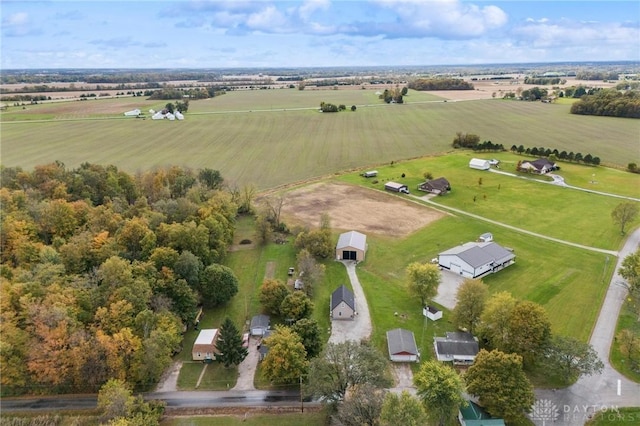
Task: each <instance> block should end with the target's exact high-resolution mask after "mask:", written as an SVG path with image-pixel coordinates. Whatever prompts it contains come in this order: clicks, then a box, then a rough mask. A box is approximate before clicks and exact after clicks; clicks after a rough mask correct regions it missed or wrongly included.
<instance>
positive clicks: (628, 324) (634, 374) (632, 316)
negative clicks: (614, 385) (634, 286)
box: [609, 298, 640, 419]
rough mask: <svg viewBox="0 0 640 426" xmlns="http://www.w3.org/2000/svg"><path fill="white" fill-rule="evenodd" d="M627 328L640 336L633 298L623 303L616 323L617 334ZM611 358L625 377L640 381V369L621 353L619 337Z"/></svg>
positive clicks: (613, 347) (614, 365)
mask: <svg viewBox="0 0 640 426" xmlns="http://www.w3.org/2000/svg"><path fill="white" fill-rule="evenodd" d="M635 312H637V309H635ZM625 329H628V330H631V331H632V332H633V333H634V334H635V336H636V338H638V336H640V322H639V321H638V314H637V313H634V307H633V300H632V299H630V298H628V299H627V300H626V301H625V303H624V304H623V305H622V310H621V311H620V316H619V317H618V324H617V325H616V335H617V334H618V333H619V332H620V331H621V330H625ZM609 359H610V361H611V364H612V365H613V367H614V368H615V369H616V370H617V371H619V372H620V373H622V374H623V375H624V376H625V377H627V378H628V379H630V380H633V381H634V382H636V383H639V382H640V371H638V369H635V370H634V369H633V368H632V365H631V364H630V362H629V359H628V358H627V357H626V356H624V355H623V354H622V353H620V346H619V345H618V342H617V339H614V340H613V344H612V345H611V353H610V354H609ZM639 419H640V418H639Z"/></svg>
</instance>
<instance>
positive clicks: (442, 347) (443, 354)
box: [433, 331, 480, 364]
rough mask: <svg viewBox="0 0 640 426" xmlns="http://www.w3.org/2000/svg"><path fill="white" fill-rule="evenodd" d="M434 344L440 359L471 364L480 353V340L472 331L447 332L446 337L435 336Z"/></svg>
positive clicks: (437, 356)
mask: <svg viewBox="0 0 640 426" xmlns="http://www.w3.org/2000/svg"><path fill="white" fill-rule="evenodd" d="M433 346H434V347H435V350H436V358H437V359H438V361H453V363H454V364H471V363H473V360H475V359H476V355H478V351H479V350H480V349H479V346H478V341H477V340H476V339H475V337H473V335H472V334H471V333H466V332H461V331H457V332H447V333H446V337H434V339H433Z"/></svg>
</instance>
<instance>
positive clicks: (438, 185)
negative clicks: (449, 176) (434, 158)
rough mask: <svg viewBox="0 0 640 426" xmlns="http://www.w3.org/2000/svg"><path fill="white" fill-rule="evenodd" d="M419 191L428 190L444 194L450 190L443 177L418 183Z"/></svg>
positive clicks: (449, 185)
mask: <svg viewBox="0 0 640 426" xmlns="http://www.w3.org/2000/svg"><path fill="white" fill-rule="evenodd" d="M418 189H419V190H420V191H425V192H430V193H432V194H437V195H444V194H446V193H447V192H449V191H451V184H449V181H448V180H446V179H445V178H443V177H439V178H438V179H433V180H428V181H426V182H423V183H421V184H420V185H418Z"/></svg>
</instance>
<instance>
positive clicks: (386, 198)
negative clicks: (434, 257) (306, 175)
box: [282, 183, 444, 237]
mask: <svg viewBox="0 0 640 426" xmlns="http://www.w3.org/2000/svg"><path fill="white" fill-rule="evenodd" d="M285 198H286V201H285V204H284V206H283V208H282V216H283V218H285V219H286V221H287V222H288V223H290V224H292V225H302V226H309V227H312V228H316V227H319V226H320V216H321V214H322V213H327V214H328V215H329V217H330V218H331V227H332V228H334V229H340V230H356V231H359V232H362V233H365V234H379V235H385V236H391V237H403V236H406V235H409V234H411V233H412V232H414V231H416V230H418V229H420V228H422V227H424V226H426V225H428V224H429V223H431V222H433V221H435V220H438V219H439V218H441V217H442V216H443V215H444V214H443V213H441V212H438V211H435V210H432V209H430V208H428V207H425V206H421V205H418V204H414V203H412V202H411V201H408V200H405V199H403V198H401V197H398V196H394V195H393V194H387V193H384V192H380V191H375V190H371V189H367V188H362V187H359V186H352V185H348V184H341V183H316V184H311V185H309V186H305V187H302V188H299V189H295V190H293V191H291V192H288V193H287V194H286V196H285Z"/></svg>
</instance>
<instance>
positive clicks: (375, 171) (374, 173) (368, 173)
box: [362, 170, 378, 178]
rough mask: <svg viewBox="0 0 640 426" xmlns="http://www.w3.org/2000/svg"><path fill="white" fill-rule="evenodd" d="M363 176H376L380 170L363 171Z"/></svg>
mask: <svg viewBox="0 0 640 426" xmlns="http://www.w3.org/2000/svg"><path fill="white" fill-rule="evenodd" d="M362 176H364V177H366V178H370V177H376V176H378V171H377V170H369V171H366V172H363V173H362Z"/></svg>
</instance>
